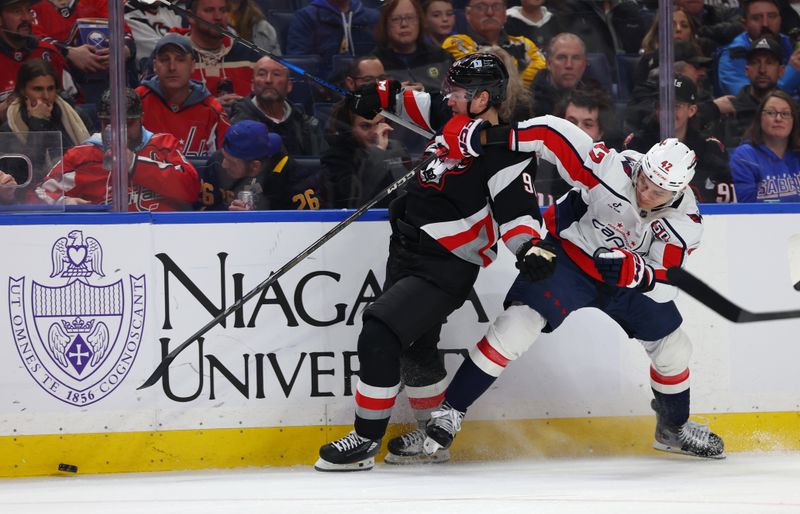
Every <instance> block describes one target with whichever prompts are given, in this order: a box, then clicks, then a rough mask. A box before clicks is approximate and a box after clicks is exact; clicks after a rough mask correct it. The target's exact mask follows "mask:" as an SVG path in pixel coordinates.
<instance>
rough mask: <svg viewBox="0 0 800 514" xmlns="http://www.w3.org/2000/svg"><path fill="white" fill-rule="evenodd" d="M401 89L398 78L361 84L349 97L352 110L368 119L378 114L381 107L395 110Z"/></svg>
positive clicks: (390, 110) (391, 110)
mask: <svg viewBox="0 0 800 514" xmlns="http://www.w3.org/2000/svg"><path fill="white" fill-rule="evenodd" d="M400 89H401V85H400V83H399V82H398V81H396V80H379V81H378V82H376V83H375V84H365V85H363V86H360V87H359V88H358V89H356V90H355V91H354V92H353V94H352V95H350V97H349V98H350V110H351V111H353V112H354V113H356V114H358V115H359V116H361V117H362V118H367V119H368V120H371V119H372V118H374V117H375V116H377V114H378V113H379V112H381V109H386V110H387V111H389V112H394V108H395V105H396V103H397V94H398V93H399V92H400Z"/></svg>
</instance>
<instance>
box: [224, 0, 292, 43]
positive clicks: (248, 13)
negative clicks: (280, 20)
mask: <svg viewBox="0 0 800 514" xmlns="http://www.w3.org/2000/svg"><path fill="white" fill-rule="evenodd" d="M228 18H229V19H230V22H231V25H233V28H234V29H236V33H237V34H238V35H239V36H240V37H242V38H244V39H246V40H247V41H250V42H251V43H253V44H255V45H256V46H257V47H259V48H261V49H262V50H266V51H267V52H270V53H272V54H273V55H281V45H280V42H279V40H278V31H276V30H275V27H273V26H272V25H271V24H270V23H269V22H268V21H267V19H266V18H265V17H264V13H263V12H262V11H261V8H260V7H258V5H256V3H255V2H254V1H253V0H228Z"/></svg>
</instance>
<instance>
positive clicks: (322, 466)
mask: <svg viewBox="0 0 800 514" xmlns="http://www.w3.org/2000/svg"><path fill="white" fill-rule="evenodd" d="M380 449H381V441H380V439H378V440H377V441H376V440H373V439H367V438H365V437H361V436H360V435H358V434H356V432H355V431H352V432H350V433H349V434H347V435H346V436H344V437H342V438H341V439H339V440H338V441H333V442H331V443H328V444H326V445H324V446H322V447H321V448H320V449H319V459H318V460H317V463H316V464H314V469H316V470H317V471H368V470H370V469H372V468H373V467H374V466H375V455H377V454H378V452H379V451H380Z"/></svg>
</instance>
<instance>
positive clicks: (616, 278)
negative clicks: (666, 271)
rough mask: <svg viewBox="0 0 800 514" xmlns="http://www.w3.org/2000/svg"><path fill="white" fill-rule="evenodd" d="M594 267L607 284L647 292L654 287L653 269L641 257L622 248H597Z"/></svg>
mask: <svg viewBox="0 0 800 514" xmlns="http://www.w3.org/2000/svg"><path fill="white" fill-rule="evenodd" d="M594 265H595V267H596V268H597V271H598V272H599V273H600V276H602V277H603V281H605V282H606V283H607V284H611V285H615V286H619V287H630V288H637V289H641V290H643V291H649V290H650V289H652V288H653V285H654V281H653V278H654V271H653V267H652V266H650V265H648V264H646V263H645V262H644V259H643V258H642V256H640V255H639V254H637V253H634V252H631V251H630V250H625V249H623V248H612V249H610V250H609V249H608V248H598V249H597V251H596V252H594Z"/></svg>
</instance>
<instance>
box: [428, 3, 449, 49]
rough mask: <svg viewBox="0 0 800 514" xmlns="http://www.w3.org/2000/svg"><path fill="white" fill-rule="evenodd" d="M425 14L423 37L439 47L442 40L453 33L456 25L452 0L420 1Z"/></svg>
mask: <svg viewBox="0 0 800 514" xmlns="http://www.w3.org/2000/svg"><path fill="white" fill-rule="evenodd" d="M422 12H423V15H424V16H425V39H426V41H427V42H428V44H431V45H433V46H439V47H441V46H442V44H443V43H444V40H445V39H447V38H448V37H450V36H451V35H452V34H453V28H455V26H456V11H455V9H454V8H453V2H452V0H425V1H424V2H422Z"/></svg>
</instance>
